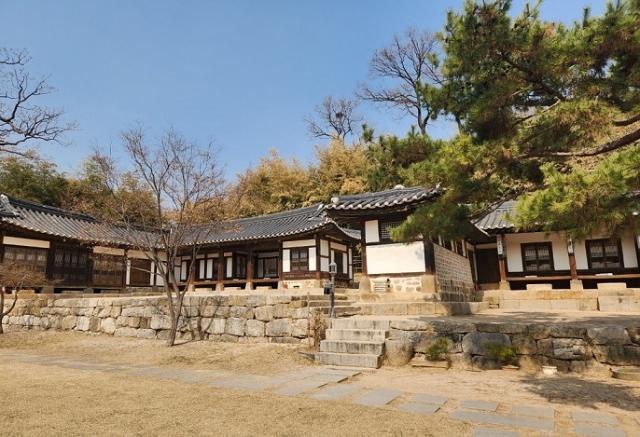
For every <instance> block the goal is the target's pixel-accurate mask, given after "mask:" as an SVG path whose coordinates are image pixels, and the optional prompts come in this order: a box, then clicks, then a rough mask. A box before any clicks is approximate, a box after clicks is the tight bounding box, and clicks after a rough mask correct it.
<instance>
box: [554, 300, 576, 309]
mask: <svg viewBox="0 0 640 437" xmlns="http://www.w3.org/2000/svg"><path fill="white" fill-rule="evenodd" d="M551 309H552V310H553V311H579V310H580V300H579V299H562V300H552V301H551Z"/></svg>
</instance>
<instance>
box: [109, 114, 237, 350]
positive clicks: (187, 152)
mask: <svg viewBox="0 0 640 437" xmlns="http://www.w3.org/2000/svg"><path fill="white" fill-rule="evenodd" d="M121 138H122V141H123V144H124V148H125V150H126V152H127V154H128V156H129V158H130V160H131V162H132V164H133V167H134V173H135V175H136V176H137V177H138V178H139V179H140V180H141V181H143V182H144V184H145V185H146V186H147V188H148V189H149V190H150V191H151V192H152V193H153V195H154V197H155V204H156V211H155V215H156V220H155V221H156V223H158V224H159V228H160V230H159V232H145V231H143V230H140V229H139V228H136V227H135V225H129V226H130V228H129V229H130V231H131V232H130V237H129V238H130V239H131V244H132V246H134V247H136V248H137V249H138V250H141V251H143V252H144V253H145V254H147V257H148V259H149V260H150V261H151V262H152V264H153V266H155V269H154V271H153V274H154V275H156V277H157V278H159V279H160V282H161V283H162V287H163V288H164V291H165V294H166V296H167V298H168V301H169V317H170V322H171V326H170V330H169V338H168V339H167V346H173V344H174V343H175V340H176V334H177V331H178V326H179V325H178V324H179V319H180V315H181V313H182V306H183V300H184V296H185V294H186V292H187V290H188V287H187V286H186V285H185V284H189V283H190V282H191V277H192V275H193V274H194V271H195V268H194V267H195V260H196V255H197V253H198V251H199V249H200V242H201V241H203V240H204V239H206V237H207V236H208V235H209V234H210V233H211V232H212V231H213V229H214V228H213V226H214V225H207V224H200V225H198V223H199V222H201V221H202V218H203V217H208V218H209V219H211V218H212V217H213V216H214V215H215V211H211V210H210V209H211V208H212V207H215V205H217V202H216V201H215V199H218V198H219V197H220V195H221V193H220V191H221V190H222V187H223V186H224V180H223V177H222V175H223V167H222V166H221V165H220V164H219V163H218V161H217V156H216V150H215V148H214V147H213V145H212V144H211V143H209V144H207V145H206V146H204V147H201V146H200V145H198V144H197V143H195V142H191V141H188V140H186V139H185V138H184V137H183V136H182V135H181V134H180V133H178V132H176V131H175V130H169V131H167V132H166V133H165V134H164V135H163V136H162V137H161V138H159V139H158V140H157V141H156V143H155V144H153V146H152V145H150V144H149V140H148V138H147V133H146V131H145V130H144V129H143V128H142V127H141V126H138V127H135V128H131V129H128V130H126V131H124V132H122V133H121ZM102 158H103V159H102V162H103V164H102V168H103V169H104V171H105V180H111V181H114V179H116V178H117V171H116V166H115V165H113V164H112V160H110V158H109V157H106V156H103V157H102ZM183 257H184V258H189V259H190V261H189V262H188V266H187V267H186V272H185V273H186V280H184V281H182V284H180V282H181V281H180V277H176V266H180V265H181V260H182V258H183Z"/></svg>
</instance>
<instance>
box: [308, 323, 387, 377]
mask: <svg viewBox="0 0 640 437" xmlns="http://www.w3.org/2000/svg"><path fill="white" fill-rule="evenodd" d="M325 336H326V339H325V340H322V341H321V342H320V352H318V353H316V354H315V360H316V362H317V363H320V364H326V365H331V366H347V367H368V368H373V369H377V368H379V367H380V366H381V365H382V360H383V358H384V352H385V351H384V341H385V339H387V338H388V337H389V321H388V320H363V319H355V318H348V319H332V320H331V328H330V329H327V331H326V333H325Z"/></svg>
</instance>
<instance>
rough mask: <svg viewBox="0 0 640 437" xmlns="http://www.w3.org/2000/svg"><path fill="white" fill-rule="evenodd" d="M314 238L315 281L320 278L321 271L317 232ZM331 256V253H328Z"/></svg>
mask: <svg viewBox="0 0 640 437" xmlns="http://www.w3.org/2000/svg"><path fill="white" fill-rule="evenodd" d="M315 240H316V281H318V282H319V281H321V280H322V271H321V266H322V263H321V258H322V255H321V253H320V236H319V235H318V234H316V235H315ZM329 254H331V248H329ZM329 256H331V255H329Z"/></svg>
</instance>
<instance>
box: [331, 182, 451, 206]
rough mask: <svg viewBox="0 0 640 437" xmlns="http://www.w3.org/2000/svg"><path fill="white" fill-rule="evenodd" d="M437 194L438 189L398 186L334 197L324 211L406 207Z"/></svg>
mask: <svg viewBox="0 0 640 437" xmlns="http://www.w3.org/2000/svg"><path fill="white" fill-rule="evenodd" d="M438 194H440V189H439V188H438V187H433V188H428V189H425V188H423V187H412V188H404V187H402V186H398V187H397V188H394V189H392V190H386V191H378V192H376V193H366V194H354V195H348V196H334V197H332V198H331V203H329V204H328V205H326V206H325V209H327V210H329V211H332V210H333V211H359V210H376V209H382V208H388V207H399V206H408V205H413V204H418V203H421V202H424V201H425V200H429V199H431V198H432V197H434V196H437V195H438Z"/></svg>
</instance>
